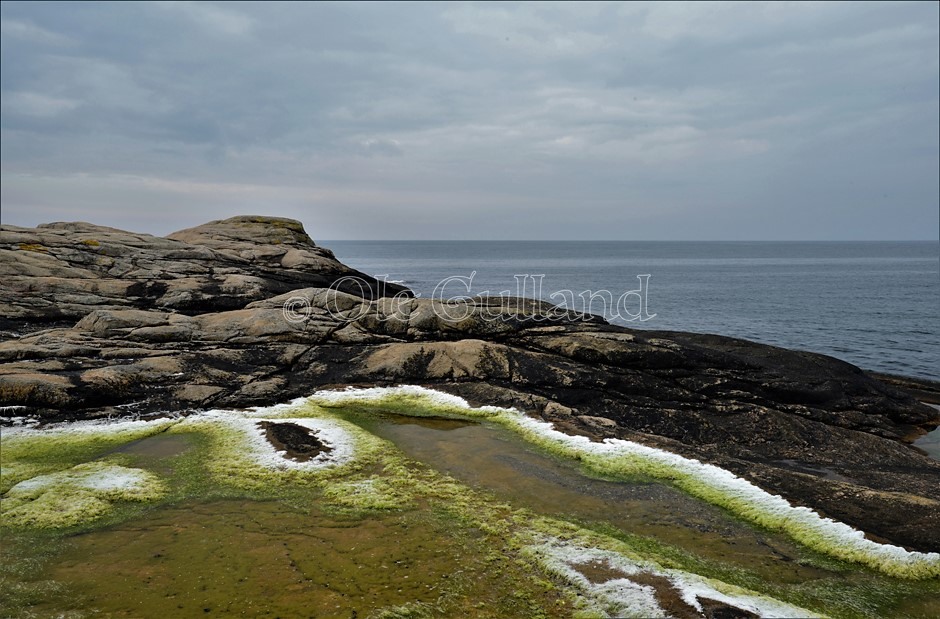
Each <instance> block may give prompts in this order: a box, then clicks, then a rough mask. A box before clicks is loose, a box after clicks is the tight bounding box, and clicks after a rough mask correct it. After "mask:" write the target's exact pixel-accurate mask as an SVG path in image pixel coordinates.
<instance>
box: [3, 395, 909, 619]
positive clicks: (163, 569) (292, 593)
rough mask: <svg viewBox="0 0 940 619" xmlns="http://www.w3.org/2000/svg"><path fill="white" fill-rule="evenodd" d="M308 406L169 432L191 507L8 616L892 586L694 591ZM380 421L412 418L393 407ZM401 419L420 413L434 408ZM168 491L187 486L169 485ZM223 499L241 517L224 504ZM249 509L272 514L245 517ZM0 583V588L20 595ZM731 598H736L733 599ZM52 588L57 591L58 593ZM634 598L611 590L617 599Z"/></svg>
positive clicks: (623, 543)
mask: <svg viewBox="0 0 940 619" xmlns="http://www.w3.org/2000/svg"><path fill="white" fill-rule="evenodd" d="M315 402H316V401H315V400H314V401H313V402H311V401H297V402H294V403H293V404H292V405H291V406H282V407H273V408H270V409H257V410H254V411H241V412H232V413H231V414H230V417H231V418H232V419H233V420H235V421H233V422H232V423H226V422H225V420H222V421H220V419H219V415H215V416H212V415H206V414H203V415H195V416H192V417H190V418H188V419H187V420H186V421H185V423H176V424H173V425H172V426H167V428H166V429H167V430H168V432H170V433H172V434H174V435H180V436H192V437H197V438H195V439H194V440H193V441H192V444H193V445H194V449H193V450H192V451H190V452H187V453H186V454H185V455H183V456H180V457H179V459H178V465H177V466H175V468H172V467H171V469H168V472H167V473H166V474H167V475H168V478H167V479H165V482H166V484H167V485H168V486H170V487H171V489H172V488H174V487H176V488H178V487H185V488H187V490H186V492H189V493H190V494H189V498H187V497H185V496H183V495H181V494H179V490H177V491H176V494H173V493H172V492H171V493H169V496H172V500H173V501H174V502H173V503H164V505H165V506H164V507H163V508H161V509H159V510H155V511H154V510H151V511H149V512H146V513H143V514H140V513H139V514H138V516H139V517H138V518H136V519H135V520H133V521H127V522H126V523H125V524H123V525H122V524H114V525H112V526H110V527H109V528H107V529H103V530H99V531H91V532H88V533H86V534H84V535H82V536H80V537H78V538H74V539H71V540H68V541H63V542H62V543H63V544H64V549H61V550H59V551H58V552H56V553H52V555H51V556H52V557H53V558H51V559H49V560H48V561H46V562H45V563H44V565H45V566H46V567H44V568H42V569H41V570H39V571H38V572H37V573H36V574H35V575H34V578H35V582H36V583H38V584H37V587H38V588H37V589H34V590H33V591H32V593H31V592H30V591H29V587H26V586H25V585H24V588H23V589H24V590H23V591H19V592H18V593H17V595H19V596H20V598H19V599H28V600H30V601H28V602H23V608H24V609H25V610H26V612H24V613H23V614H28V613H29V612H33V611H35V612H39V614H63V615H66V614H68V613H72V612H75V613H81V612H82V611H85V610H89V609H98V610H99V611H102V612H105V613H113V614H118V615H131V616H142V617H145V616H154V617H157V616H160V617H162V616H171V615H173V614H181V613H182V614H196V613H202V612H206V611H205V609H206V608H209V609H210V611H209V612H215V611H224V612H229V613H235V612H245V613H248V614H260V613H262V612H270V613H281V614H283V615H295V614H298V613H302V612H303V613H314V614H317V615H322V616H332V615H335V614H340V613H347V611H348V610H349V609H354V610H355V609H358V610H359V611H360V612H365V613H371V616H387V617H393V616H396V617H397V616H413V617H417V616H457V615H460V616H569V615H571V613H572V612H574V613H575V614H579V613H580V614H583V615H584V616H602V615H603V614H604V613H606V612H607V611H610V610H612V609H614V608H615V607H616V604H619V603H621V602H618V601H617V600H618V599H619V598H617V597H616V596H614V597H613V598H611V597H610V592H609V591H607V589H610V588H614V589H616V587H615V586H614V585H611V587H607V588H606V589H604V590H603V591H597V590H594V589H593V588H591V587H586V586H585V583H584V582H583V581H581V580H580V579H579V578H578V577H577V576H574V577H572V574H570V573H567V572H566V569H568V568H571V562H570V561H569V562H564V561H563V563H564V565H567V566H568V567H567V568H565V567H564V565H561V564H559V563H558V557H557V556H555V557H554V558H553V557H550V556H546V554H545V550H546V548H550V547H555V548H562V549H565V550H566V551H576V552H575V554H577V553H578V552H580V553H584V552H587V551H588V550H590V552H591V553H604V552H608V553H615V554H616V556H618V557H622V558H623V561H629V562H632V564H635V565H642V566H643V568H644V569H645V570H647V571H649V572H651V573H655V574H658V575H660V576H661V577H663V578H672V579H673V580H676V579H679V580H682V579H685V580H682V582H689V581H691V582H698V583H701V582H705V583H706V585H707V586H709V587H711V589H713V590H715V591H718V592H719V593H721V594H723V595H727V596H730V598H729V599H730V600H731V601H732V602H735V603H737V604H743V605H746V604H751V605H753V604H754V603H755V600H757V601H759V602H760V603H761V604H762V605H765V606H766V605H774V604H778V605H781V606H780V607H781V608H787V609H790V611H788V612H790V614H794V613H795V614H799V613H801V612H802V613H803V614H805V615H809V614H812V613H810V612H809V611H803V610H802V609H803V608H812V609H817V610H819V609H821V610H822V611H823V612H825V613H828V614H833V615H835V616H846V617H852V616H872V617H874V616H880V615H884V612H883V609H884V608H892V607H893V606H890V605H888V606H886V605H885V603H884V599H891V596H895V597H896V596H897V595H898V593H897V591H901V590H902V589H903V586H904V585H903V584H900V583H898V582H896V581H888V580H884V581H882V580H877V579H873V580H872V582H873V583H876V585H877V586H872V587H869V588H868V589H870V590H869V591H868V592H867V593H866V590H864V589H862V588H860V587H859V585H858V584H853V585H851V586H849V587H847V588H846V590H845V595H846V596H854V598H859V599H861V600H862V602H861V603H854V604H852V605H844V606H843V605H841V604H839V603H837V602H835V601H834V600H838V595H840V593H839V592H836V593H832V592H831V591H829V590H827V589H826V588H825V587H826V586H828V581H827V582H826V583H824V584H822V585H818V584H816V583H808V584H807V586H806V587H805V588H804V589H802V590H801V589H800V588H799V587H792V586H776V585H775V584H774V583H766V582H760V580H759V579H754V578H753V576H752V575H749V574H747V572H746V570H742V572H741V576H740V577H735V578H732V580H733V581H734V582H733V583H728V582H722V581H719V580H716V579H714V578H708V577H707V576H702V577H699V576H695V575H694V574H690V573H689V572H688V570H689V569H690V568H693V569H698V566H699V564H697V563H696V562H695V561H694V558H688V557H685V556H684V555H683V553H682V552H677V551H675V549H670V548H669V546H668V543H662V542H657V543H652V541H650V540H644V539H639V538H635V537H630V536H626V537H623V538H618V537H616V536H612V535H609V534H604V533H600V532H597V531H591V530H588V529H585V528H583V527H582V526H579V525H576V524H572V523H569V522H565V521H563V520H559V519H555V518H545V517H539V516H538V515H537V514H534V513H532V512H529V511H526V510H520V509H517V508H515V507H514V506H512V505H509V504H507V503H502V502H499V501H495V500H493V499H492V497H489V496H488V495H486V494H484V493H481V492H479V491H475V490H472V489H470V488H468V487H467V486H465V485H463V484H461V483H459V482H457V481H455V480H454V479H452V478H450V477H448V476H446V475H442V474H440V473H436V472H435V471H433V470H431V469H429V468H428V467H426V466H422V465H418V464H416V463H415V462H413V461H410V460H408V459H406V458H404V457H403V455H402V454H401V453H400V452H399V451H398V450H397V449H396V448H395V447H394V445H392V444H391V443H388V442H387V441H384V440H382V439H380V438H378V437H376V436H374V435H372V434H370V433H369V432H366V431H365V430H362V429H361V428H359V427H358V426H356V425H355V424H351V423H349V422H346V421H344V420H342V419H341V418H339V417H338V416H337V415H336V414H334V413H333V412H331V411H329V410H328V409H325V408H324V407H322V406H318V405H317V404H316V403H315ZM424 404H426V403H423V404H422V406H424ZM392 408H393V409H394V410H395V412H398V413H403V414H409V413H411V412H413V411H412V410H411V409H410V408H409V407H408V406H407V405H404V406H402V405H398V404H396V405H395V406H392ZM417 409H418V410H417V411H416V412H417V413H418V414H433V413H435V412H436V411H435V410H434V407H433V406H430V407H425V408H423V409H422V408H421V407H417ZM448 412H450V413H453V414H454V415H457V416H462V417H466V416H467V415H466V414H464V413H460V412H458V410H457V409H454V410H453V411H448ZM481 415H482V416H487V417H492V416H494V414H490V413H489V412H483V413H481ZM261 419H280V420H284V419H293V420H298V419H300V420H303V419H310V420H316V421H317V423H318V424H319V423H320V422H329V423H328V424H324V425H317V424H313V425H314V426H315V427H327V426H330V427H332V428H333V429H334V430H337V429H338V430H341V431H342V434H343V435H344V436H345V437H346V439H347V440H349V445H351V446H352V450H351V451H350V452H349V453H350V454H351V455H350V457H349V458H347V459H340V460H336V461H333V462H329V461H327V462H323V463H321V466H315V467H309V468H303V467H296V466H292V465H290V464H289V463H287V462H286V461H285V462H280V461H279V460H277V459H276V458H273V457H271V454H270V453H267V454H266V455H264V457H262V458H260V459H259V458H258V457H257V456H258V452H255V451H254V450H253V447H252V446H253V445H254V447H258V445H257V443H253V441H254V439H253V438H252V436H257V433H256V432H255V431H254V430H253V429H252V428H253V427H254V426H253V424H255V422H256V421H257V420H261ZM311 423H312V422H311ZM334 436H336V435H334ZM93 451H94V450H93ZM95 453H96V455H98V456H100V452H95ZM109 458H112V457H111V456H109ZM11 463H12V464H16V463H15V462H11ZM125 463H126V462H125ZM95 464H96V465H97V466H105V465H110V466H114V463H113V462H109V463H100V462H99V463H95ZM280 465H283V466H280ZM79 474H84V473H82V471H81V470H80V471H79ZM181 477H193V478H195V479H197V480H196V481H195V482H193V483H192V484H190V485H188V486H187V485H186V484H183V485H182V486H180V481H179V479H180V478H181ZM199 480H202V481H199ZM206 480H208V481H206ZM187 483H188V482H187ZM27 488H28V484H27ZM216 488H227V489H228V490H223V491H222V492H221V495H222V498H224V500H221V501H220V500H219V499H218V498H217V497H219V491H218V490H217V489H216ZM203 492H208V496H206V495H203V494H201V493H203ZM239 492H241V493H243V494H242V496H244V497H251V498H252V499H255V500H249V501H246V500H244V499H239V498H238V493H239ZM197 497H198V498H197ZM265 498H268V499H277V500H258V499H265ZM193 499H196V500H193ZM6 500H7V498H6V497H5V498H4V502H6ZM167 500H168V499H164V501H167ZM181 501H182V502H181ZM24 539H25V538H24ZM202 540H206V541H205V542H203V541H202ZM331 540H332V541H331ZM5 554H6V553H5ZM556 554H557V553H556ZM592 556H594V555H592ZM611 556H613V555H611ZM25 559H26V558H25V557H24V558H19V557H17V558H15V560H14V561H10V562H9V565H5V566H4V568H3V570H4V571H6V572H7V574H9V573H10V572H9V570H8V567H9V566H13V567H12V568H11V569H16V565H18V564H20V562H21V561H22V560H25ZM196 568H198V569H196ZM7 574H3V575H2V577H3V578H2V579H3V580H6V581H7V582H5V583H3V585H4V586H5V587H7V588H10V586H9V583H10V582H13V585H14V586H13V587H12V588H13V589H16V587H19V586H20V585H21V584H22V578H20V579H19V580H17V579H16V578H13V577H10V576H8V575H7ZM703 579H704V580H703ZM744 582H746V583H748V586H747V587H743V588H742V587H741V586H740V585H741V583H744ZM63 583H69V584H68V585H67V586H65V587H64V589H63V588H62V587H63ZM27 584H28V583H27ZM615 584H616V583H615ZM636 584H637V583H635V584H634V585H630V584H626V583H622V585H623V587H624V588H626V589H627V590H633V591H636V590H637V586H635V585H636ZM639 584H640V587H641V588H642V586H644V585H642V583H639ZM755 588H757V589H759V590H761V591H763V592H764V595H761V594H760V593H757V592H755V590H754V589H755ZM56 591H60V593H55V592H56ZM50 592H51V593H50ZM53 593H55V594H53ZM46 594H48V595H46ZM710 594H711V595H714V593H713V592H712V593H710ZM768 595H770V596H772V597H768ZM918 595H919V592H918ZM366 596H368V597H366ZM732 598H733V599H732ZM773 598H777V599H779V600H786V601H787V602H789V604H787V603H784V602H777V601H776V600H775V599H773ZM875 598H877V599H875ZM689 599H690V600H691V598H689ZM696 599H697V598H696ZM125 600H127V601H126V602H125ZM356 600H367V602H368V603H366V602H357V601H356ZM849 601H853V600H849ZM793 604H796V606H792V605H793ZM879 604H880V605H879ZM732 605H734V604H732ZM314 611H316V612H314ZM11 614H13V613H11ZM362 616H365V615H362Z"/></svg>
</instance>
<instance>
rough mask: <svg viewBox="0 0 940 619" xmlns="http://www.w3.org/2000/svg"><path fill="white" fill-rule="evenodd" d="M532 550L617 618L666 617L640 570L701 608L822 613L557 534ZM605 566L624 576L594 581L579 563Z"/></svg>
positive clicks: (800, 614) (785, 614)
mask: <svg viewBox="0 0 940 619" xmlns="http://www.w3.org/2000/svg"><path fill="white" fill-rule="evenodd" d="M527 550H528V552H529V553H530V554H534V555H535V556H537V557H538V558H539V559H540V560H541V561H542V563H543V564H544V565H545V567H547V568H548V569H550V570H551V571H553V572H555V573H556V574H559V575H561V576H563V577H564V578H565V579H567V580H568V581H569V582H570V583H572V584H574V585H575V586H577V587H578V588H579V589H581V590H583V591H585V592H586V593H587V595H588V597H589V599H590V602H591V604H592V605H593V606H595V607H599V610H602V611H603V612H605V613H607V614H610V615H612V616H639V617H664V616H666V613H665V611H663V609H662V608H661V607H660V606H659V604H658V603H657V601H656V598H655V595H654V590H653V587H650V586H647V585H640V584H638V583H635V582H633V581H632V580H630V577H631V576H636V575H638V574H641V573H644V574H652V575H654V576H659V577H662V578H665V579H666V580H668V581H669V583H670V584H671V585H672V586H673V587H674V588H675V589H676V591H678V592H679V595H680V597H681V598H682V600H683V601H684V602H685V603H686V604H688V605H689V606H692V607H693V608H695V609H696V610H697V611H699V612H702V611H703V608H702V605H701V602H700V601H699V598H708V599H712V600H716V601H718V602H722V603H724V604H728V605H729V606H734V607H735V608H740V609H742V610H747V611H750V612H752V613H755V614H757V615H759V616H761V617H780V618H784V617H793V618H802V617H819V616H820V615H817V614H815V613H813V612H811V611H808V610H806V609H805V608H800V607H798V606H793V605H791V604H787V603H785V602H781V601H779V600H775V599H773V598H770V597H767V596H763V595H760V594H757V593H754V592H752V591H747V590H745V589H740V588H738V587H733V586H731V585H727V584H725V583H721V582H718V581H714V580H711V579H707V578H703V577H701V576H698V575H696V574H691V573H688V572H683V571H680V570H672V569H663V568H661V567H659V566H658V565H655V564H653V563H649V562H640V561H631V560H630V559H627V558H625V557H624V556H623V555H621V554H618V553H616V552H611V551H608V550H600V549H596V548H586V547H584V546H579V545H577V544H574V543H571V542H567V541H563V540H560V539H558V538H550V537H545V538H543V539H542V540H541V541H540V543H537V544H535V545H533V546H530V547H529V548H528V549H527ZM592 563H594V564H598V563H601V564H606V565H607V566H608V567H609V568H611V569H612V570H615V571H616V572H620V573H622V574H624V576H623V577H620V578H612V579H610V580H608V581H605V582H602V583H594V582H591V581H590V580H589V579H588V578H587V577H586V576H585V575H584V574H582V573H581V572H580V571H578V569H577V567H576V566H580V565H587V564H592Z"/></svg>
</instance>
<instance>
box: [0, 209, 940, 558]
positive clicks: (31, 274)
mask: <svg viewBox="0 0 940 619" xmlns="http://www.w3.org/2000/svg"><path fill="white" fill-rule="evenodd" d="M351 276H356V277H358V278H360V281H361V282H364V284H357V283H355V282H353V281H352V280H348V279H347V280H343V278H348V277H351ZM0 277H2V281H3V285H2V288H0V307H2V310H3V311H2V316H3V323H2V328H3V329H4V330H5V332H4V333H3V334H2V341H0V405H3V406H25V407H28V408H27V409H26V410H28V412H30V413H31V414H36V415H40V416H44V417H48V418H62V417H68V418H76V417H88V416H94V415H102V414H111V413H115V412H121V413H125V414H126V413H131V412H138V413H147V412H153V411H159V410H167V409H174V410H185V409H195V408H201V407H209V406H211V407H239V406H248V405H258V404H273V403H277V402H283V401H285V400H288V399H290V398H293V397H297V396H301V395H306V394H309V393H311V392H313V391H315V390H316V389H318V388H323V387H330V386H340V385H347V384H366V385H389V384H399V383H411V384H424V385H428V386H432V387H435V388H438V389H442V390H445V391H449V392H452V393H456V394H459V395H462V396H464V397H466V398H467V399H468V400H470V401H471V402H474V403H477V404H494V405H507V406H509V405H511V406H516V407H518V408H520V409H523V410H526V411H528V412H529V413H530V414H532V415H535V416H540V417H542V418H544V419H546V420H549V421H552V422H553V423H554V424H555V425H556V427H558V428H559V429H562V430H564V431H567V432H570V433H580V434H585V435H587V436H591V437H594V438H603V437H621V438H626V439H630V440H636V441H640V442H644V443H647V444H650V445H653V446H657V447H661V448H664V449H668V450H671V451H674V452H677V453H681V454H683V455H686V456H691V457H695V458H699V459H702V460H706V461H709V462H713V463H715V464H717V465H719V466H722V467H725V468H728V469H730V470H732V471H734V472H736V473H737V474H739V475H742V476H744V477H746V478H748V479H751V480H752V481H754V482H755V483H757V484H758V485H760V486H762V487H764V488H766V489H768V490H771V491H773V492H777V493H780V494H783V495H784V496H786V497H787V498H788V499H790V500H791V501H792V502H794V503H797V504H803V505H807V506H809V507H812V508H814V509H816V510H818V511H820V512H822V513H824V514H826V515H829V516H832V517H834V518H837V519H839V520H843V521H845V522H848V523H850V524H853V525H855V526H857V527H860V528H862V529H863V530H865V531H866V532H867V533H869V534H871V535H872V536H874V537H877V538H881V539H886V540H890V541H892V542H894V543H898V544H902V545H905V546H907V547H909V548H913V549H918V550H940V463H938V462H936V461H934V460H931V459H929V458H928V457H926V456H925V455H924V454H922V453H921V452H919V451H918V450H916V449H915V448H913V447H911V446H909V445H908V444H906V443H905V441H906V440H910V439H911V438H912V437H914V436H917V435H918V434H920V433H922V432H923V431H924V430H925V429H929V428H932V427H935V426H936V425H937V424H938V422H940V418H938V413H937V411H936V410H935V409H933V408H931V407H928V406H926V405H923V404H921V403H919V402H918V401H917V400H915V399H914V398H912V397H911V396H910V395H909V394H908V393H907V392H905V391H901V390H900V389H899V388H898V387H896V386H892V385H888V384H886V383H884V382H882V381H879V380H877V379H875V378H873V377H872V376H870V375H868V374H866V373H865V372H863V371H862V370H860V369H858V368H856V367H854V366H852V365H850V364H847V363H844V362H841V361H838V360H836V359H833V358H830V357H825V356H822V355H817V354H812V353H806V352H797V351H791V350H785V349H781V348H775V347H772V346H766V345H761V344H756V343H753V342H747V341H743V340H737V339H732V338H726V337H719V336H711V335H696V334H690V333H674V332H655V331H641V330H631V329H626V328H622V327H615V326H611V325H608V324H607V323H606V322H605V321H603V320H602V319H600V318H598V317H594V316H580V315H576V314H574V313H569V312H563V311H559V310H558V309H557V308H554V307H552V306H550V305H548V304H545V303H541V302H536V301H528V300H518V299H472V300H467V301H463V302H460V303H454V304H441V303H439V302H435V301H432V300H429V299H420V298H412V295H411V294H410V292H409V291H407V290H404V289H402V288H401V287H398V286H393V285H391V284H384V283H382V282H378V281H376V280H374V279H372V278H371V277H368V276H366V275H363V274H361V273H358V272H356V271H353V270H352V269H349V268H348V267H345V266H344V265H342V264H341V263H339V262H337V261H336V260H335V258H334V257H333V255H332V254H331V253H330V252H329V251H328V250H325V249H323V248H319V247H317V246H316V245H314V243H313V241H311V240H310V238H309V237H308V236H307V234H306V233H305V232H304V230H303V227H302V226H301V225H300V223H299V222H296V221H292V220H287V219H277V218H261V217H236V218H232V219H227V220H224V221H219V222H211V223H209V224H206V225H204V226H199V227H197V228H192V229H189V230H183V231H181V232H177V233H175V234H172V235H170V236H169V237H168V238H157V237H153V236H149V235H143V234H133V233H129V232H123V231H120V230H114V229H111V228H103V227H99V226H93V225H91V224H84V223H79V224H63V223H59V224H49V225H46V226H40V227H38V228H36V229H23V228H16V227H12V226H3V227H2V230H0ZM341 280H342V281H341ZM337 282H340V283H339V284H338V285H334V284H336V283H337ZM331 285H334V287H333V288H332V289H331V288H330V286H331ZM337 288H338V290H337ZM285 304H287V305H288V307H289V310H288V311H285ZM901 386H903V384H901Z"/></svg>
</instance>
